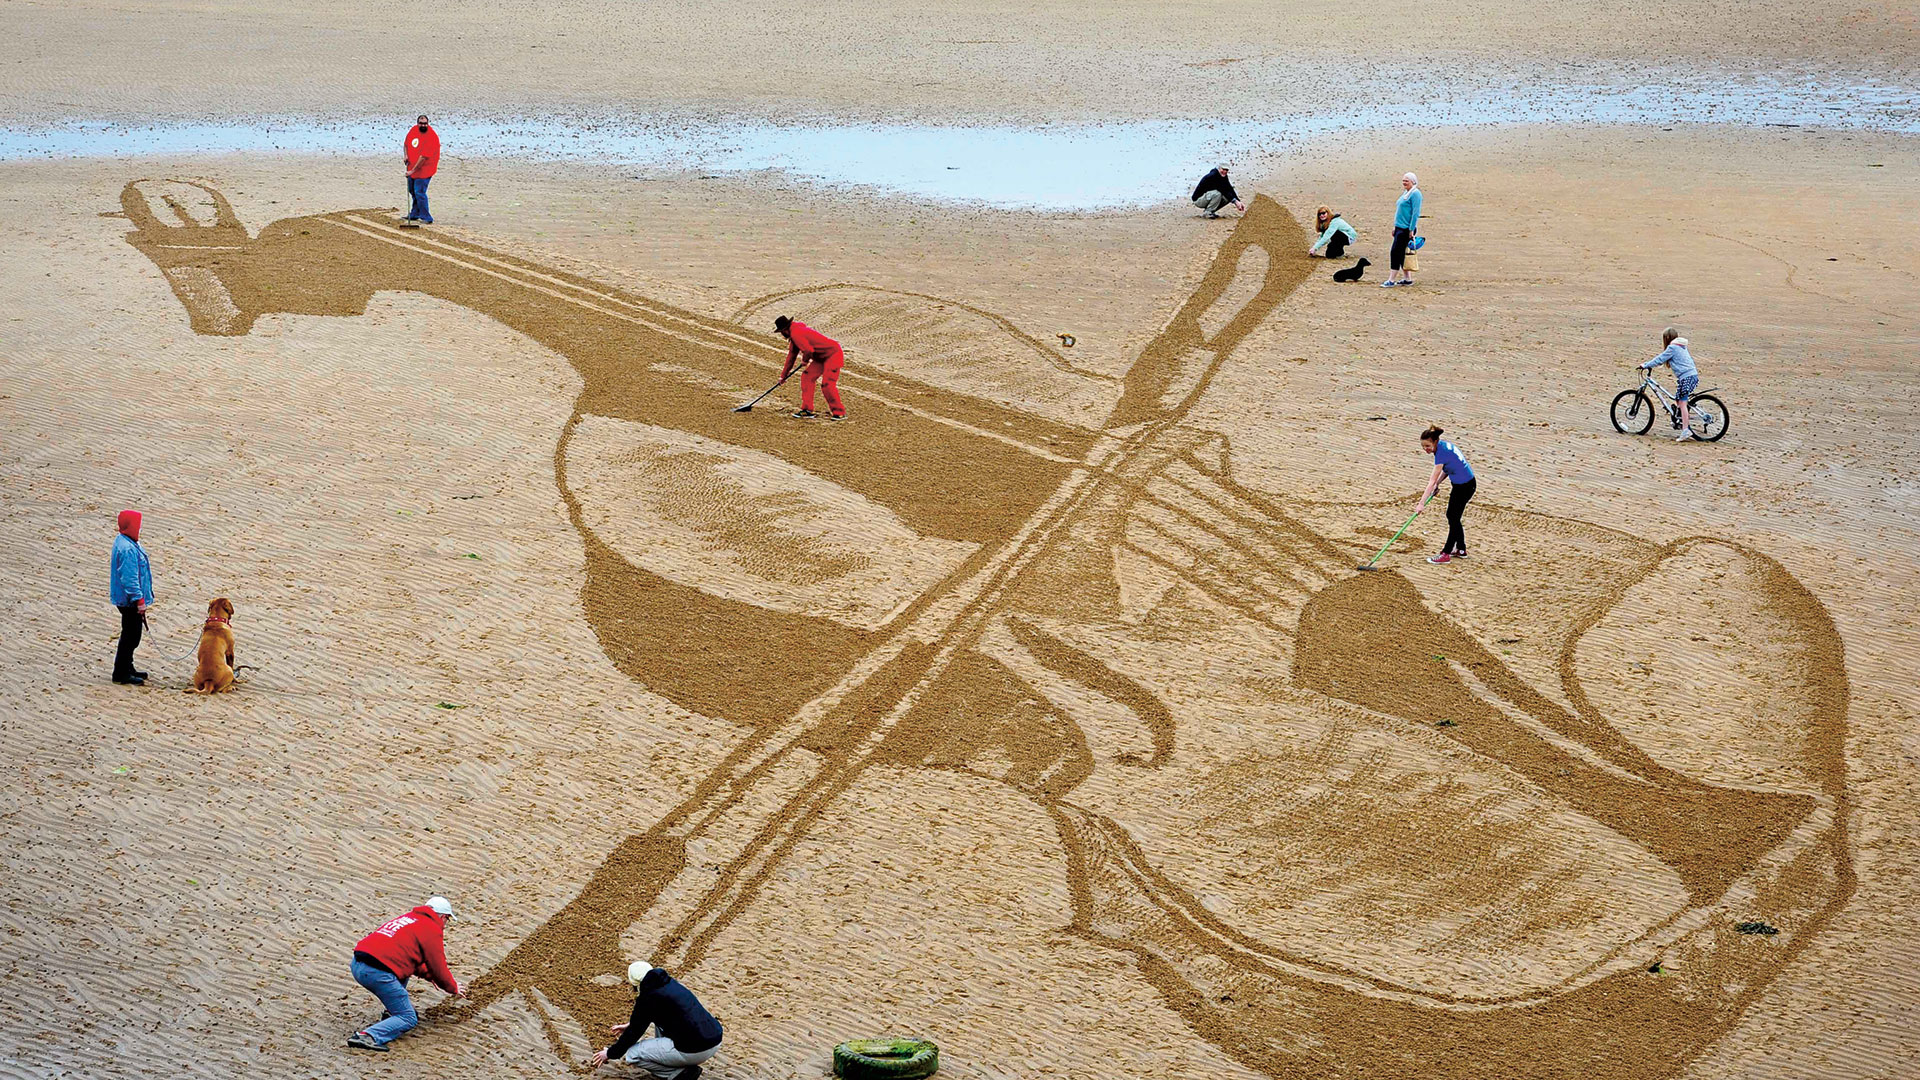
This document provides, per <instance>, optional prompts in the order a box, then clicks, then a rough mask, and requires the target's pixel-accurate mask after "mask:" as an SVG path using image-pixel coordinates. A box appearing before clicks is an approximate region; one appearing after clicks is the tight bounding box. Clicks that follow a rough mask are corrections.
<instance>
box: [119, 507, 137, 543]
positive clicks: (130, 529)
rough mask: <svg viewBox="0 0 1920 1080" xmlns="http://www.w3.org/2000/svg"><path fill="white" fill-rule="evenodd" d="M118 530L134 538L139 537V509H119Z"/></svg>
mask: <svg viewBox="0 0 1920 1080" xmlns="http://www.w3.org/2000/svg"><path fill="white" fill-rule="evenodd" d="M120 531H121V532H123V533H126V534H127V535H128V536H129V537H131V538H133V539H135V540H138V539H140V511H138V510H122V511H120Z"/></svg>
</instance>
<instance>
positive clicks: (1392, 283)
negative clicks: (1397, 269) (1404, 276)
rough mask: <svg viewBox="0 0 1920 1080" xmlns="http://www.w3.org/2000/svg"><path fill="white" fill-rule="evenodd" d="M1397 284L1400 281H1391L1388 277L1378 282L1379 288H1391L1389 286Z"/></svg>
mask: <svg viewBox="0 0 1920 1080" xmlns="http://www.w3.org/2000/svg"><path fill="white" fill-rule="evenodd" d="M1398 284H1400V283H1399V282H1397V281H1393V280H1391V279H1389V280H1387V281H1383V282H1381V283H1380V287H1381V288H1383V289H1391V288H1393V287H1394V286H1395V285H1398Z"/></svg>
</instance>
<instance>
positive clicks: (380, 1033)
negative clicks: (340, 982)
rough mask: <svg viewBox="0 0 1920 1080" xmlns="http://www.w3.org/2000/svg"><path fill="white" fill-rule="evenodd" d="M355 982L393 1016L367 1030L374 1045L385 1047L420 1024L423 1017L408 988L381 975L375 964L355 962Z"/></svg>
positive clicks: (385, 974)
mask: <svg viewBox="0 0 1920 1080" xmlns="http://www.w3.org/2000/svg"><path fill="white" fill-rule="evenodd" d="M353 981H354V982H357V983H359V984H360V985H361V986H364V987H366V988H367V989H368V990H370V991H372V992H373V996H374V997H377V998H379V999H380V1004H382V1005H385V1006H386V1007H387V1011H388V1012H389V1013H392V1014H393V1015H391V1016H389V1017H387V1018H386V1019H385V1020H382V1021H380V1022H379V1023H377V1024H374V1025H373V1026H372V1027H368V1028H364V1029H362V1030H364V1031H365V1032H366V1033H367V1034H368V1035H369V1036H370V1037H372V1039H373V1041H374V1042H377V1043H379V1044H380V1045H382V1046H385V1045H386V1044H388V1043H390V1042H392V1041H393V1040H395V1039H397V1038H399V1037H400V1036H402V1035H405V1034H406V1033H407V1032H409V1031H412V1030H413V1029H414V1026H415V1025H417V1024H419V1023H420V1017H419V1016H418V1015H416V1014H415V1013H414V1011H413V997H412V996H411V995H410V994H408V993H407V984H406V983H403V982H401V981H400V980H399V979H396V978H394V977H393V974H392V973H391V972H387V971H381V970H380V969H379V968H377V967H374V966H373V965H372V964H363V963H361V962H360V961H359V960H357V959H356V960H355V961H354V962H353Z"/></svg>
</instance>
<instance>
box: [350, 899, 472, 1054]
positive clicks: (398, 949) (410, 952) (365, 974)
mask: <svg viewBox="0 0 1920 1080" xmlns="http://www.w3.org/2000/svg"><path fill="white" fill-rule="evenodd" d="M452 921H453V905H452V904H450V903H448V902H447V898H446V897H444V896H435V897H431V898H429V899H428V900H427V902H426V903H424V904H421V905H420V906H419V907H417V908H414V909H413V910H412V911H409V912H407V913H406V914H405V915H399V916H396V917H394V918H391V919H388V920H387V921H386V922H383V923H381V924H380V925H379V926H378V927H377V928H376V929H375V930H374V931H373V933H371V934H368V935H367V936H366V937H363V938H361V939H360V943H359V944H358V945H355V946H354V947H353V969H352V970H353V981H354V982H357V983H359V984H360V985H361V986H364V987H366V988H367V989H368V990H369V991H371V992H372V993H373V996H374V997H377V998H379V999H380V1004H382V1005H384V1006H386V1007H387V1016H386V1019H384V1020H382V1021H380V1022H379V1023H377V1024H374V1025H373V1026H371V1027H366V1028H362V1029H360V1030H359V1031H356V1032H354V1033H353V1034H352V1035H349V1036H348V1037H347V1045H348V1046H352V1047H357V1048H359V1049H361V1050H378V1051H380V1052H381V1053H383V1054H384V1053H386V1052H387V1044H388V1043H390V1042H392V1041H393V1040H395V1039H397V1038H399V1037H400V1036H402V1035H405V1034H406V1033H407V1032H409V1031H412V1030H413V1028H414V1025H416V1024H418V1023H419V1022H420V1018H419V1017H418V1016H417V1015H415V1013H414V1011H413V998H412V997H410V996H409V995H408V994H407V980H408V979H411V978H413V977H414V976H415V975H425V976H426V977H427V978H429V979H432V980H433V983H434V985H435V986H438V987H439V988H440V989H442V990H445V991H446V992H447V993H449V994H452V995H453V996H454V997H461V996H462V995H464V994H465V993H466V990H465V989H464V988H463V987H461V985H460V980H458V979H456V978H454V977H453V972H452V971H450V970H448V969H447V947H446V942H445V938H444V934H445V927H446V924H447V923H449V922H452Z"/></svg>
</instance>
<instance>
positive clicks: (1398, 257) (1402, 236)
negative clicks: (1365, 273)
mask: <svg viewBox="0 0 1920 1080" xmlns="http://www.w3.org/2000/svg"><path fill="white" fill-rule="evenodd" d="M1400 186H1401V187H1402V188H1405V189H1406V194H1404V195H1402V196H1400V201H1399V202H1398V203H1396V204H1394V207H1393V248H1392V250H1391V251H1390V252H1389V253H1388V255H1387V280H1385V281H1383V282H1381V283H1380V287H1381V288H1383V289H1391V288H1393V287H1394V286H1395V285H1411V284H1413V275H1412V274H1410V273H1408V272H1407V270H1406V265H1407V245H1408V244H1411V243H1413V237H1414V234H1415V233H1417V232H1419V231H1420V203H1421V202H1422V201H1424V200H1423V199H1422V197H1421V195H1420V178H1419V177H1417V176H1415V175H1413V174H1412V173H1408V174H1406V175H1405V176H1402V177H1401V178H1400Z"/></svg>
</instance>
